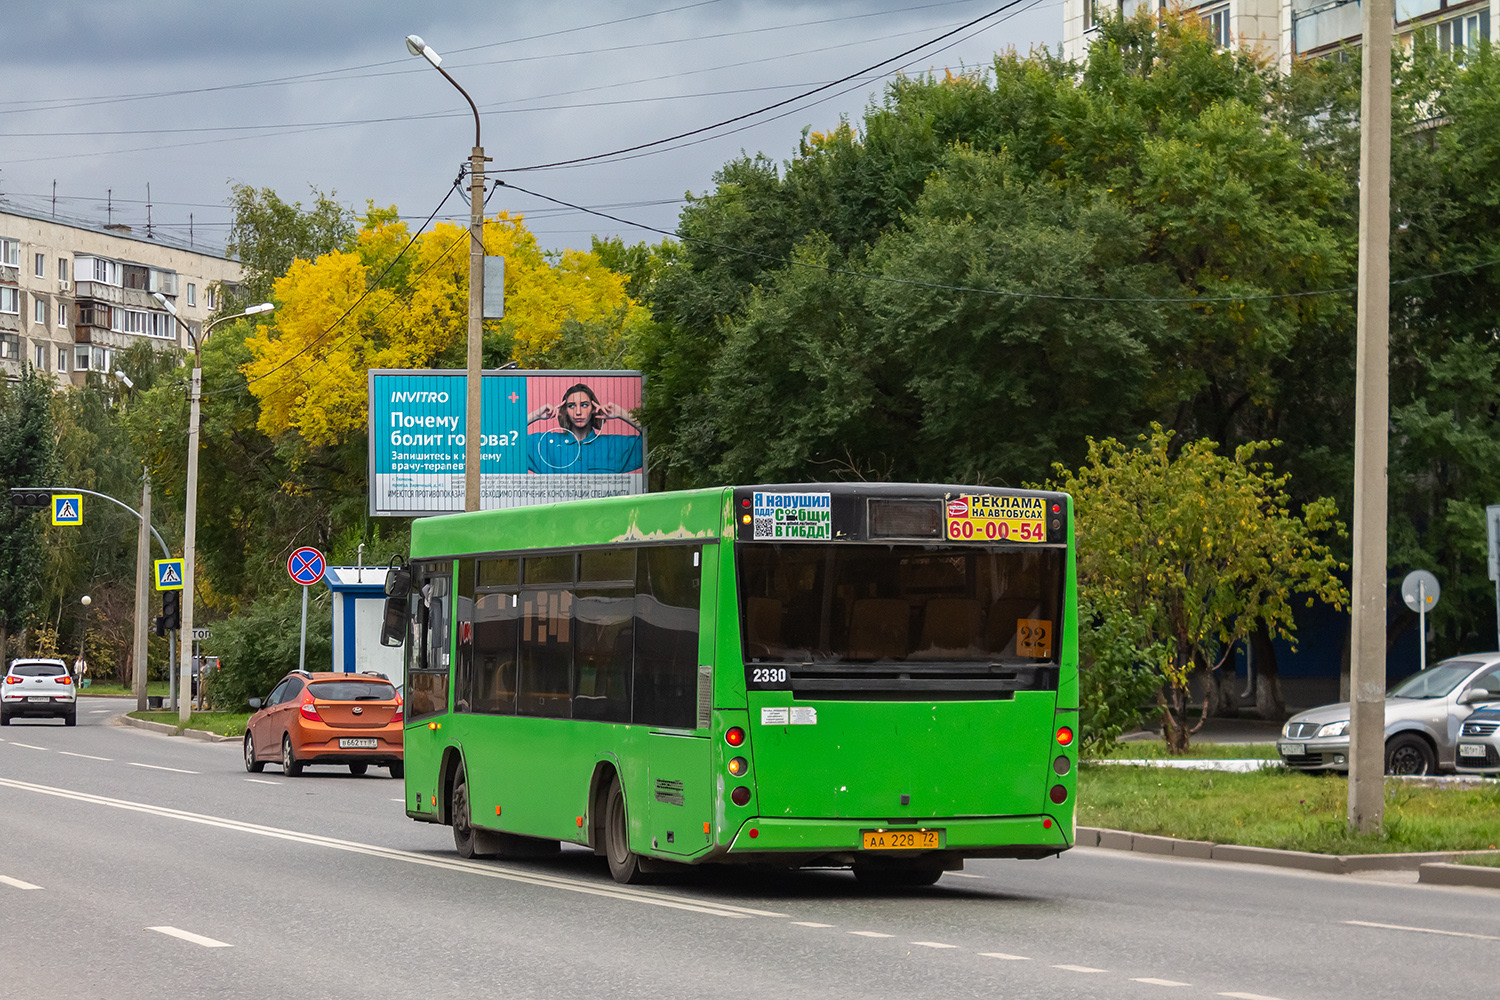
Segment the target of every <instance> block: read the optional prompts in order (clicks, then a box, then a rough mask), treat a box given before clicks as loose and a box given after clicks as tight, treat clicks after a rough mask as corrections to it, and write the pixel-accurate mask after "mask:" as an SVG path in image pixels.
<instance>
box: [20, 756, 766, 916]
mask: <svg viewBox="0 0 1500 1000" xmlns="http://www.w3.org/2000/svg"><path fill="white" fill-rule="evenodd" d="M0 788H14V789H18V790H20V791H24V792H36V793H37V794H39V795H52V796H56V797H58V798H64V799H72V800H74V801H77V802H88V803H91V804H94V805H101V806H109V807H111V808H114V809H124V810H126V811H128V812H138V813H146V814H148V815H152V816H160V817H163V818H166V819H175V820H180V821H182V822H184V823H197V824H199V825H201V826H209V827H216V828H218V829H221V830H233V831H235V832H238V833H250V834H255V835H257V836H261V837H272V838H275V839H277V840H289V841H293V842H296V843H301V844H308V845H311V846H313V847H325V848H328V849H330V850H335V851H348V852H350V853H352V854H365V855H368V856H370V857H375V858H384V859H386V860H388V861H405V862H406V863H408V864H413V865H421V866H423V867H426V868H441V869H444V870H446V871H453V872H460V873H463V874H466V875H483V876H485V877H486V878H495V879H502V880H504V881H507V882H522V883H525V884H527V885H535V886H541V887H543V888H547V889H564V890H567V891H568V892H577V893H582V894H583V895H588V896H603V897H605V898H608V899H618V900H622V901H624V902H627V903H643V904H648V905H651V906H662V907H666V908H667V909H673V910H686V911H688V912H691V913H704V914H707V915H709V916H714V917H730V918H748V917H782V918H785V917H787V916H788V914H785V913H775V912H772V911H769V910H756V909H752V908H750V907H748V906H733V905H730V904H728V903H717V902H708V901H703V902H697V901H693V900H688V899H682V898H677V897H673V896H667V895H662V894H658V893H654V892H647V891H646V890H644V889H635V888H632V887H630V886H624V885H601V884H597V883H594V882H587V881H584V880H583V879H576V878H568V877H566V876H562V875H550V874H547V873H545V872H532V871H527V870H525V869H520V868H507V867H505V866H503V865H498V864H494V863H491V862H478V861H464V860H462V859H461V858H453V859H449V858H441V857H434V856H432V855H430V854H423V853H419V852H417V851H402V850H398V849H396V848H393V847H380V846H378V845H376V844H363V843H360V842H359V841H354V840H339V839H337V838H334V837H324V836H320V835H318V834H312V833H299V832H297V831H295V830H283V829H279V828H277V827H274V826H261V825H259V824H257V823H246V822H242V821H240V820H233V819H224V818H222V817H219V816H207V815H204V814H202V813H191V812H185V811H183V810H181V809H169V808H167V807H165V806H155V805H151V804H149V803H145V802H131V801H130V800H128V799H112V798H109V797H108V796H104V795H92V794H90V793H88V792H74V791H70V790H68V789H66V788H53V787H51V786H48V785H36V784H32V783H31V782H27V781H16V780H14V779H11V778H0Z"/></svg>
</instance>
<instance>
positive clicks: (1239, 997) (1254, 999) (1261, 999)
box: [1219, 993, 1280, 1000]
mask: <svg viewBox="0 0 1500 1000" xmlns="http://www.w3.org/2000/svg"><path fill="white" fill-rule="evenodd" d="M1219 996H1221V997H1234V1000H1280V998H1279V997H1268V996H1262V995H1261V994H1259V993H1220V994H1219Z"/></svg>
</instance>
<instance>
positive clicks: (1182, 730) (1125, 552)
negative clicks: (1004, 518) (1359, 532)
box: [1055, 426, 1348, 753]
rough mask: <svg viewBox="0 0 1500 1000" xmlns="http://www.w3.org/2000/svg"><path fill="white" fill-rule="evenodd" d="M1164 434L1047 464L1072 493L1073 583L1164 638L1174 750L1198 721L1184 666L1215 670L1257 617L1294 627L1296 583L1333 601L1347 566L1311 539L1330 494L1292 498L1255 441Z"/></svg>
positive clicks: (1287, 632)
mask: <svg viewBox="0 0 1500 1000" xmlns="http://www.w3.org/2000/svg"><path fill="white" fill-rule="evenodd" d="M1172 438H1173V435H1172V433H1171V432H1169V431H1164V430H1162V429H1161V427H1159V426H1157V427H1153V429H1152V432H1151V433H1150V434H1149V435H1142V436H1141V438H1140V442H1141V445H1140V447H1137V448H1132V449H1127V448H1126V447H1125V446H1124V445H1122V444H1121V443H1120V442H1119V441H1117V440H1115V439H1113V438H1108V439H1105V440H1103V441H1090V442H1089V455H1088V460H1087V462H1085V464H1084V465H1083V466H1082V467H1081V468H1079V469H1078V470H1077V471H1076V472H1072V471H1069V470H1067V469H1064V468H1063V467H1062V466H1057V467H1056V469H1055V472H1056V474H1057V488H1058V489H1062V490H1066V491H1067V492H1069V493H1071V494H1073V497H1074V499H1075V502H1076V504H1077V512H1076V523H1077V526H1078V529H1077V530H1078V542H1077V544H1078V575H1079V589H1080V594H1081V596H1082V597H1085V598H1087V599H1088V600H1090V601H1092V602H1093V603H1094V605H1095V606H1097V607H1104V608H1108V609H1111V610H1121V611H1124V612H1126V613H1127V614H1128V615H1129V617H1130V618H1132V619H1134V620H1135V621H1137V622H1140V623H1141V624H1142V625H1143V626H1144V628H1145V634H1144V639H1143V641H1144V642H1146V643H1148V644H1154V643H1156V642H1165V643H1166V644H1167V645H1168V646H1169V647H1170V656H1167V657H1165V658H1163V660H1162V661H1161V668H1162V671H1163V674H1164V675H1165V678H1166V684H1165V686H1164V688H1163V689H1162V691H1161V693H1160V695H1159V697H1158V702H1157V705H1158V708H1159V710H1160V718H1161V726H1162V735H1163V736H1164V737H1165V739H1166V741H1167V745H1168V746H1169V747H1170V748H1171V749H1172V750H1173V752H1176V753H1182V752H1184V751H1186V750H1187V748H1188V745H1189V742H1190V739H1191V734H1192V733H1193V732H1195V731H1196V730H1197V728H1198V727H1199V726H1201V725H1202V719H1199V721H1198V722H1197V723H1196V724H1193V723H1192V722H1191V720H1190V718H1189V715H1188V700H1189V690H1188V687H1189V682H1190V678H1191V677H1192V675H1193V674H1194V673H1195V672H1201V673H1202V675H1203V676H1204V677H1205V681H1207V680H1208V679H1210V678H1212V676H1213V675H1214V674H1215V673H1216V672H1217V671H1218V670H1219V669H1220V668H1221V667H1222V666H1223V664H1224V663H1225V661H1226V659H1227V658H1228V656H1229V654H1230V652H1231V651H1232V649H1233V646H1234V644H1235V643H1236V642H1238V641H1240V640H1242V639H1245V638H1246V637H1248V636H1249V635H1251V633H1252V632H1253V631H1254V629H1255V628H1257V627H1258V626H1264V627H1266V628H1268V629H1269V630H1271V631H1272V632H1273V633H1274V634H1276V635H1279V636H1281V637H1284V638H1287V639H1293V638H1294V637H1295V633H1296V623H1295V621H1294V620H1293V598H1294V596H1298V595H1300V596H1302V597H1304V598H1305V600H1306V603H1307V604H1309V605H1310V604H1311V603H1312V602H1313V601H1315V600H1320V601H1324V602H1327V603H1330V604H1332V605H1334V606H1335V607H1342V606H1343V605H1344V604H1346V603H1347V600H1348V597H1347V593H1346V591H1345V588H1344V586H1343V584H1342V583H1341V582H1340V581H1339V579H1338V576H1337V574H1338V572H1340V571H1342V570H1344V569H1345V568H1346V567H1345V566H1344V565H1343V564H1341V563H1339V562H1338V561H1337V560H1336V559H1335V558H1334V556H1333V555H1332V554H1331V553H1330V551H1329V549H1328V546H1327V544H1326V543H1325V542H1324V541H1322V538H1323V537H1324V536H1328V535H1337V534H1342V533H1343V526H1342V524H1340V523H1339V522H1337V521H1336V520H1335V508H1334V505H1333V502H1332V501H1330V500H1318V501H1315V502H1313V503H1311V504H1308V505H1306V506H1305V507H1303V508H1302V510H1301V511H1300V512H1297V511H1293V510H1292V509H1291V507H1290V505H1289V498H1288V496H1287V493H1286V477H1285V476H1276V475H1275V474H1274V473H1273V472H1272V470H1271V469H1270V467H1269V466H1268V465H1267V464H1266V463H1263V462H1257V461H1256V460H1255V456H1256V455H1257V454H1258V453H1260V452H1263V451H1265V450H1266V447H1267V446H1266V445H1264V444H1247V445H1242V446H1240V447H1239V448H1237V449H1235V453H1234V455H1233V457H1230V456H1223V455H1218V454H1217V453H1216V450H1215V446H1214V445H1213V443H1212V442H1210V441H1206V440H1203V439H1200V440H1197V441H1190V442H1187V443H1185V444H1184V445H1183V446H1182V447H1181V450H1180V451H1179V452H1177V453H1176V454H1175V455H1174V454H1173V451H1172V448H1171V445H1172V443H1173V442H1172ZM1143 655H1145V651H1144V650H1143ZM1204 701H1205V703H1211V701H1212V695H1211V691H1210V690H1209V689H1208V688H1207V686H1206V687H1205V691H1204ZM1204 714H1205V715H1207V714H1208V713H1207V711H1206V710H1205V713H1204Z"/></svg>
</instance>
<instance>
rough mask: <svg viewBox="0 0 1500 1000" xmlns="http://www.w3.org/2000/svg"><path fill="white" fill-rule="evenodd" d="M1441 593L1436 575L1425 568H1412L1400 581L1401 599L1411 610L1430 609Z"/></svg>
mask: <svg viewBox="0 0 1500 1000" xmlns="http://www.w3.org/2000/svg"><path fill="white" fill-rule="evenodd" d="M1442 593H1443V588H1442V587H1439V586H1438V581H1437V577H1435V576H1433V575H1432V574H1431V573H1429V572H1427V571H1426V570H1425V569H1414V570H1412V571H1411V572H1410V573H1408V574H1406V579H1404V580H1402V581H1401V600H1402V601H1403V602H1405V604H1406V606H1407V607H1408V608H1410V609H1411V610H1413V611H1417V612H1422V611H1431V610H1432V609H1433V608H1434V607H1435V606H1436V605H1437V602H1438V598H1439V597H1441V596H1442Z"/></svg>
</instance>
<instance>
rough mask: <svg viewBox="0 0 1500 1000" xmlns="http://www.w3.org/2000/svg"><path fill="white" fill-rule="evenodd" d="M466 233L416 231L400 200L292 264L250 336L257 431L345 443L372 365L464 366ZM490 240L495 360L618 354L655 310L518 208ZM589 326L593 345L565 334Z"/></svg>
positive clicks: (355, 426) (449, 228)
mask: <svg viewBox="0 0 1500 1000" xmlns="http://www.w3.org/2000/svg"><path fill="white" fill-rule="evenodd" d="M468 241H469V231H468V229H467V227H464V226H459V225H455V224H452V223H440V224H438V225H436V226H434V227H433V228H432V229H431V230H429V231H427V232H424V233H421V234H419V235H417V236H416V237H414V238H413V237H411V236H410V235H409V233H408V230H407V227H406V224H405V223H403V222H401V221H400V220H399V219H398V218H397V216H396V211H395V209H394V208H390V209H382V210H373V209H372V210H371V211H370V212H369V213H368V215H367V216H366V218H365V220H364V224H363V225H362V227H361V228H360V230H359V232H358V233H357V234H356V236H355V238H354V239H353V241H352V242H351V244H350V246H349V248H348V249H346V250H341V251H335V252H332V253H325V254H323V255H322V256H320V257H318V258H317V259H316V260H298V261H295V262H294V263H293V264H292V265H291V267H290V268H288V270H287V272H286V274H285V275H284V276H282V277H281V278H279V279H278V280H277V281H276V283H275V298H276V302H277V308H276V312H275V314H274V320H275V321H274V322H273V323H270V324H266V325H264V326H261V327H259V328H258V329H257V331H256V333H255V335H254V336H252V337H251V338H250V340H249V341H247V346H248V347H249V349H250V356H251V360H250V361H249V362H247V363H246V364H245V365H244V366H243V369H242V370H243V372H244V374H245V377H246V379H247V381H248V383H249V389H250V391H251V392H252V393H253V394H254V395H255V397H256V399H257V400H258V401H259V402H260V410H261V412H260V423H259V427H260V430H261V431H262V432H263V433H265V434H267V435H268V436H270V437H273V438H275V437H279V436H281V435H283V434H285V433H287V432H288V431H291V432H295V433H296V434H298V435H299V436H300V437H301V438H302V440H303V442H304V443H305V444H306V445H308V446H310V447H321V446H328V445H335V444H338V443H341V442H344V441H346V440H348V439H349V438H350V437H351V436H354V435H358V434H362V433H363V432H364V430H365V425H366V420H367V417H368V405H367V404H368V401H367V399H366V372H367V371H368V370H369V369H371V368H441V367H452V368H458V367H462V364H463V356H464V353H463V352H464V344H465V339H466V331H467V324H468V295H469V286H468V267H469V264H468V261H469V253H468ZM484 245H485V253H486V255H489V256H498V257H503V258H505V318H504V319H503V320H499V321H490V322H488V323H486V324H485V355H486V357H485V364H486V366H487V367H494V366H497V365H498V364H500V363H501V362H503V361H505V360H514V361H515V362H517V363H518V364H519V365H520V366H521V367H523V368H531V367H542V366H553V365H567V364H570V363H576V362H577V361H578V360H580V355H581V359H582V360H591V359H596V358H609V357H615V356H618V355H619V354H620V353H621V344H622V342H623V340H624V338H625V336H626V331H627V329H628V328H629V327H630V326H631V325H632V324H634V323H638V322H642V321H643V320H644V319H645V317H646V313H645V310H644V309H643V308H641V307H640V306H639V305H637V304H636V302H635V301H634V300H633V299H631V298H630V296H629V295H628V294H627V293H626V288H625V284H626V278H625V277H624V276H623V275H620V274H616V273H615V272H613V271H611V270H610V269H609V268H607V267H605V266H604V264H603V263H602V262H601V261H600V259H599V257H598V256H597V255H596V254H595V253H593V252H592V251H576V250H566V251H562V252H560V253H549V252H546V251H543V250H542V249H541V248H540V247H539V246H538V245H537V242H536V237H535V236H534V235H532V233H531V232H530V231H529V230H527V229H526V227H525V223H524V220H523V218H522V217H521V216H511V215H509V214H508V213H504V212H502V213H500V214H499V215H498V216H496V217H494V218H492V219H489V220H486V222H485V226H484ZM579 330H582V331H583V333H584V336H583V337H582V339H583V340H586V341H587V342H588V343H587V346H586V349H585V348H580V346H579V344H578V343H577V342H578V340H579V339H580V338H579V337H578V336H573V337H571V338H570V337H568V334H569V332H573V333H575V334H576V333H577V332H578V331H579Z"/></svg>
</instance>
